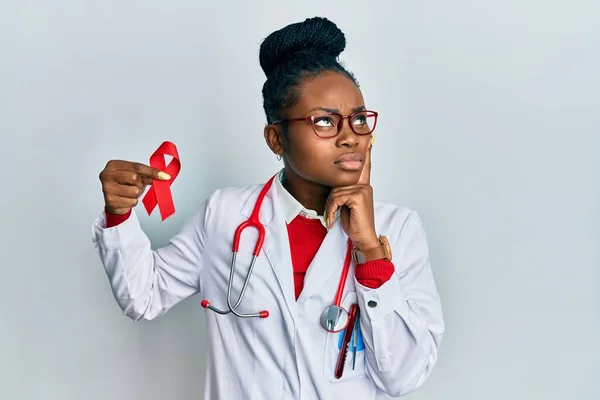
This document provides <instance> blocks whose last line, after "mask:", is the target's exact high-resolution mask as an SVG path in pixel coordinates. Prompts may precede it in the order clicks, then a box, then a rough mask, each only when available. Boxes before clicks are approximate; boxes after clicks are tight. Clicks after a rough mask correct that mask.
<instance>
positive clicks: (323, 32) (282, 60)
mask: <svg viewBox="0 0 600 400" xmlns="http://www.w3.org/2000/svg"><path fill="white" fill-rule="evenodd" d="M345 47H346V37H345V36H344V33H343V32H342V31H341V30H340V29H339V28H338V27H337V26H336V25H335V24H334V23H333V22H331V21H329V20H328V19H326V18H320V17H314V18H308V19H306V20H305V21H303V22H297V23H294V24H291V25H288V26H286V27H284V28H282V29H280V30H278V31H275V32H273V33H271V34H270V35H269V36H267V38H266V39H265V40H264V41H263V43H262V44H261V46H260V54H259V59H260V66H261V68H262V69H263V71H264V73H265V75H266V76H267V81H266V82H265V83H264V85H263V89H262V94H263V108H264V110H265V114H266V117H267V122H268V123H269V124H270V123H272V122H273V121H275V120H279V119H284V113H285V111H286V110H287V109H288V108H290V107H292V106H294V105H295V104H296V103H297V102H298V100H299V99H300V90H299V89H300V88H299V87H300V85H301V84H302V83H303V82H305V81H307V80H309V79H312V78H314V77H316V76H318V75H320V74H321V73H323V72H326V71H333V72H338V73H340V74H343V75H345V76H346V77H348V78H349V79H350V80H352V81H353V82H354V83H355V84H356V86H358V82H357V81H356V78H355V77H354V76H353V75H352V73H350V72H349V71H347V70H346V69H345V68H344V67H343V66H342V65H341V64H340V63H339V61H338V56H339V55H340V53H341V52H342V51H344V48H345Z"/></svg>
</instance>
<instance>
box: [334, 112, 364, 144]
mask: <svg viewBox="0 0 600 400" xmlns="http://www.w3.org/2000/svg"><path fill="white" fill-rule="evenodd" d="M346 121H347V122H346ZM339 123H340V125H341V127H340V133H339V134H338V136H337V143H336V144H337V145H338V146H340V147H356V146H358V144H359V140H358V135H357V134H356V133H354V131H353V130H352V128H350V119H349V118H342V119H341V120H340V122H339Z"/></svg>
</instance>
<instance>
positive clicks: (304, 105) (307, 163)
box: [265, 72, 371, 187]
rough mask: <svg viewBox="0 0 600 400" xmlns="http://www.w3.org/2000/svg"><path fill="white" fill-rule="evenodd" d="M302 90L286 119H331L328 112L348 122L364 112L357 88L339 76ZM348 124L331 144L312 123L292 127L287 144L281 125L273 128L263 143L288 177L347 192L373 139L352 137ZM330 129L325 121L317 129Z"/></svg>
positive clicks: (316, 81)
mask: <svg viewBox="0 0 600 400" xmlns="http://www.w3.org/2000/svg"><path fill="white" fill-rule="evenodd" d="M299 90H300V93H301V95H300V99H299V101H298V102H297V103H296V105H295V106H293V107H291V108H290V109H288V110H287V112H286V118H287V119H294V118H303V117H309V116H327V114H328V112H336V113H339V114H342V115H344V116H346V115H350V114H352V113H353V112H355V111H357V110H362V109H364V108H365V105H364V100H363V97H362V93H361V92H360V90H359V89H358V87H356V85H355V84H354V82H352V81H351V80H350V79H349V78H348V77H346V76H344V75H342V74H340V73H336V72H325V73H323V74H321V75H319V76H318V77H316V78H314V79H311V80H309V81H307V82H305V83H304V84H302V86H301V87H300V89H299ZM358 122H360V121H358ZM350 123H351V122H350V121H349V119H348V118H346V119H344V120H343V125H342V129H341V131H340V133H339V134H338V135H337V136H334V137H331V138H322V137H319V136H317V135H316V134H315V130H314V129H313V124H312V122H310V121H305V120H302V121H293V122H289V123H288V135H287V138H286V137H285V135H284V134H283V127H282V126H281V125H270V126H268V127H267V128H266V129H265V138H266V140H267V144H268V145H269V147H270V148H271V150H273V152H274V153H276V154H280V155H282V157H283V160H284V163H285V168H286V174H293V175H295V176H297V177H299V178H302V179H304V180H306V181H309V182H313V183H316V184H319V185H323V186H328V187H339V186H349V185H354V184H356V183H357V182H358V179H359V177H360V174H361V171H362V168H363V165H364V159H365V155H366V153H367V148H368V145H369V141H370V140H371V135H370V134H369V135H358V134H356V133H354V131H353V130H352V129H351V128H350V125H349V124H350ZM355 123H356V122H355ZM328 126H329V127H328ZM330 126H331V125H330V123H329V120H328V119H327V118H325V119H317V129H321V128H320V127H323V128H325V129H331V128H330Z"/></svg>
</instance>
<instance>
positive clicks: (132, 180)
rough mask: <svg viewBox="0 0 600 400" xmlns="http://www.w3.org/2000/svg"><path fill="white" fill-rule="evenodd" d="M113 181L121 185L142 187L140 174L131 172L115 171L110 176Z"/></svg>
mask: <svg viewBox="0 0 600 400" xmlns="http://www.w3.org/2000/svg"><path fill="white" fill-rule="evenodd" d="M112 177H113V180H114V181H115V182H116V183H119V184H121V185H131V186H138V187H142V186H144V182H143V178H142V176H141V175H140V174H138V173H137V172H133V171H115V172H114V173H113V174H112Z"/></svg>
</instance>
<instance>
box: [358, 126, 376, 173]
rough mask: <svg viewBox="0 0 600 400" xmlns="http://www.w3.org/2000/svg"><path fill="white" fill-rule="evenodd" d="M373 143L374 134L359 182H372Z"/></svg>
mask: <svg viewBox="0 0 600 400" xmlns="http://www.w3.org/2000/svg"><path fill="white" fill-rule="evenodd" d="M373 143H375V135H372V136H371V140H370V141H369V147H368V148H367V154H366V155H365V162H364V165H363V170H362V173H361V174H360V178H359V179H358V183H359V184H363V185H369V184H370V183H371V149H372V148H373Z"/></svg>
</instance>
